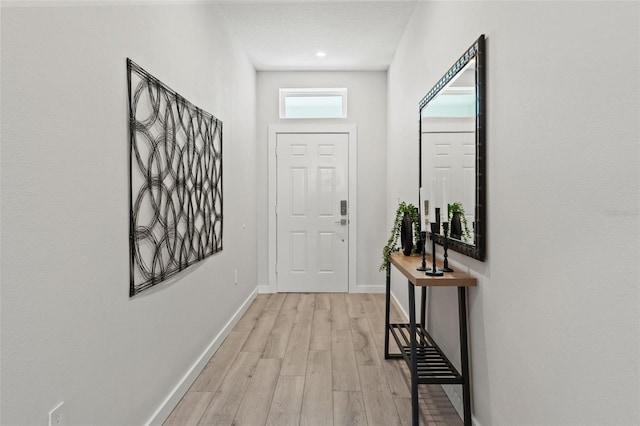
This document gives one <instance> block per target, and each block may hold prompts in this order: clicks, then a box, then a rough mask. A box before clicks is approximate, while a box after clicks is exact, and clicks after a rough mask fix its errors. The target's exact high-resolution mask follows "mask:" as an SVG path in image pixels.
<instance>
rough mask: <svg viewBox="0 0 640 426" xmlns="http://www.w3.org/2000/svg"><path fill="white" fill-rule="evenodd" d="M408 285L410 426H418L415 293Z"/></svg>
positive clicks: (409, 282) (411, 286)
mask: <svg viewBox="0 0 640 426" xmlns="http://www.w3.org/2000/svg"><path fill="white" fill-rule="evenodd" d="M408 284H409V332H410V333H411V337H410V344H411V424H412V425H413V426H418V425H419V424H420V412H419V408H418V407H419V405H418V354H417V350H416V344H417V342H416V292H415V289H414V287H413V284H411V281H408Z"/></svg>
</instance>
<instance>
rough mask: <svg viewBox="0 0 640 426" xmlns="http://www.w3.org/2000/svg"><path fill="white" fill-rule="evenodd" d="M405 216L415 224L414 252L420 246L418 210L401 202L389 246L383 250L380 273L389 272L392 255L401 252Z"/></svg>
mask: <svg viewBox="0 0 640 426" xmlns="http://www.w3.org/2000/svg"><path fill="white" fill-rule="evenodd" d="M405 215H407V216H409V218H410V219H411V222H412V223H413V232H412V234H413V235H412V237H413V238H412V240H413V239H414V238H415V243H414V244H413V250H414V252H415V250H416V248H417V246H418V241H419V238H420V218H419V216H418V209H417V208H416V206H414V205H413V204H407V203H405V202H404V201H402V202H400V204H398V209H397V210H396V217H395V219H394V221H393V228H391V235H390V236H389V240H388V241H387V245H386V246H384V248H383V249H382V265H380V271H387V272H388V269H387V268H388V265H389V261H390V260H391V254H392V253H394V252H396V251H398V250H399V248H398V237H399V236H400V233H401V231H402V222H403V220H404V218H405ZM412 243H413V241H412Z"/></svg>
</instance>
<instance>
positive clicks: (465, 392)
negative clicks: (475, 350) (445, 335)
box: [458, 287, 471, 426]
mask: <svg viewBox="0 0 640 426" xmlns="http://www.w3.org/2000/svg"><path fill="white" fill-rule="evenodd" d="M466 294H467V288H466V287H458V319H459V321H460V359H461V363H462V381H463V383H462V403H463V405H464V424H465V426H471V390H470V384H469V346H468V341H467V339H468V336H467V297H466Z"/></svg>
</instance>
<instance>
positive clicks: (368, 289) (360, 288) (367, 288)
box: [349, 285, 385, 293]
mask: <svg viewBox="0 0 640 426" xmlns="http://www.w3.org/2000/svg"><path fill="white" fill-rule="evenodd" d="M384 292H385V286H383V285H357V286H355V288H353V289H350V290H349V293H384Z"/></svg>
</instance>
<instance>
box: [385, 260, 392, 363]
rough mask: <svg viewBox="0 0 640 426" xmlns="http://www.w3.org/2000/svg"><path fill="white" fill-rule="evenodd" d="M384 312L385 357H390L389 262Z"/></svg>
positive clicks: (388, 264) (388, 265)
mask: <svg viewBox="0 0 640 426" xmlns="http://www.w3.org/2000/svg"><path fill="white" fill-rule="evenodd" d="M384 303H385V312H384V359H389V358H390V357H389V309H390V308H391V265H390V263H389V262H387V294H386V296H385V301H384Z"/></svg>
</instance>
